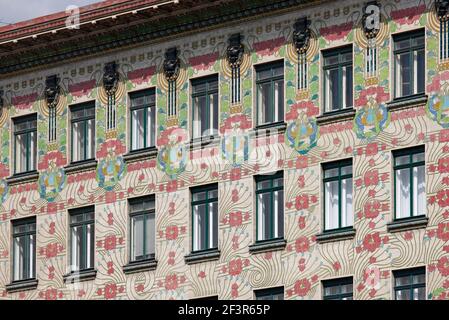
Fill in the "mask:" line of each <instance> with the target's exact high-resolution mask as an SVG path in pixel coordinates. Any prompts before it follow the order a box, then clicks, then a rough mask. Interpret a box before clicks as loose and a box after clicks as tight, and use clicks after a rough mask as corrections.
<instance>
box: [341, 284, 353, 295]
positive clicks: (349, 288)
mask: <svg viewBox="0 0 449 320" xmlns="http://www.w3.org/2000/svg"><path fill="white" fill-rule="evenodd" d="M341 293H352V283H351V284H344V285H342V286H341Z"/></svg>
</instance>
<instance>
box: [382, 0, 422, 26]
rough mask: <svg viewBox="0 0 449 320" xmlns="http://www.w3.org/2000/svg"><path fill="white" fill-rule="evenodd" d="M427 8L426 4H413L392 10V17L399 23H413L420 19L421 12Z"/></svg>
mask: <svg viewBox="0 0 449 320" xmlns="http://www.w3.org/2000/svg"><path fill="white" fill-rule="evenodd" d="M425 10H426V5H425V4H422V5H420V6H412V7H410V8H405V9H399V10H395V11H391V14H390V15H391V18H392V19H393V20H395V21H396V22H397V23H398V24H413V23H415V22H416V21H418V20H419V18H420V17H421V14H422V13H423V12H424V11H425Z"/></svg>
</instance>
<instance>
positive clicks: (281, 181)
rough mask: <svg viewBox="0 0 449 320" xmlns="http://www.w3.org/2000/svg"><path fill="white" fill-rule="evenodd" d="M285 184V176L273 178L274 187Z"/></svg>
mask: <svg viewBox="0 0 449 320" xmlns="http://www.w3.org/2000/svg"><path fill="white" fill-rule="evenodd" d="M283 185H284V178H278V179H274V180H273V187H281V186H283Z"/></svg>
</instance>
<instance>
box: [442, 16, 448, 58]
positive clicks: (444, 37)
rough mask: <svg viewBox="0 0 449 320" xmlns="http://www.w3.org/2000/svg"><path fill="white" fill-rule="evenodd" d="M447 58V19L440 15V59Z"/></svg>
mask: <svg viewBox="0 0 449 320" xmlns="http://www.w3.org/2000/svg"><path fill="white" fill-rule="evenodd" d="M447 59H449V19H448V18H447V16H446V17H444V18H442V17H440V61H446V60H447Z"/></svg>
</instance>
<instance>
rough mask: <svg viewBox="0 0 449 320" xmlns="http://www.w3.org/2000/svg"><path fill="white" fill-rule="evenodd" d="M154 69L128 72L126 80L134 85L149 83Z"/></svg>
mask: <svg viewBox="0 0 449 320" xmlns="http://www.w3.org/2000/svg"><path fill="white" fill-rule="evenodd" d="M155 71H156V67H155V66H151V67H148V68H142V69H136V70H133V71H129V72H128V79H129V80H130V81H131V82H132V83H135V84H142V83H144V82H146V81H149V79H150V78H151V76H152V75H153V74H154V73H155Z"/></svg>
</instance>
